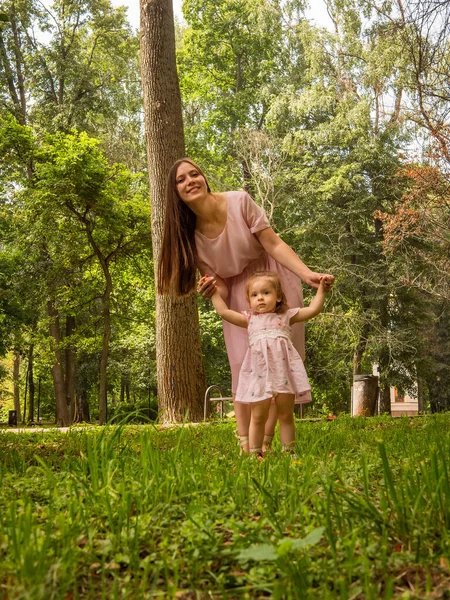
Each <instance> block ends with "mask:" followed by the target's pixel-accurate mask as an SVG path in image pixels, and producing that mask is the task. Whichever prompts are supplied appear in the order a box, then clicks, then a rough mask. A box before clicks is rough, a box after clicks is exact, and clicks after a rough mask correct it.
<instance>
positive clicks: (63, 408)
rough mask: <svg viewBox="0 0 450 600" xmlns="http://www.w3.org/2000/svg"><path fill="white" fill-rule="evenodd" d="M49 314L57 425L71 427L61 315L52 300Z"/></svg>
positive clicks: (48, 310) (48, 306)
mask: <svg viewBox="0 0 450 600" xmlns="http://www.w3.org/2000/svg"><path fill="white" fill-rule="evenodd" d="M47 314H48V316H49V320H50V325H49V328H50V337H51V338H52V340H53V346H54V348H53V352H54V361H53V366H52V377H53V389H54V393H55V402H56V424H57V425H62V426H68V425H70V415H69V411H68V410H67V404H66V389H65V385H64V373H63V368H62V357H61V330H60V325H59V313H58V311H57V309H56V307H55V305H54V304H53V302H52V300H49V301H48V302H47Z"/></svg>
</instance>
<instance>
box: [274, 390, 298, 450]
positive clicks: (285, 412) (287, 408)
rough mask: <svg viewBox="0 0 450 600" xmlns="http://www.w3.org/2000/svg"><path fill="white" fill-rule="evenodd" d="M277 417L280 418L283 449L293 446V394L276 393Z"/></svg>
mask: <svg viewBox="0 0 450 600" xmlns="http://www.w3.org/2000/svg"><path fill="white" fill-rule="evenodd" d="M275 404H276V405H277V413H278V418H279V419H280V440H281V445H282V446H283V448H284V449H285V450H288V449H290V448H293V447H294V443H295V424H294V394H278V395H277V396H276V398H275Z"/></svg>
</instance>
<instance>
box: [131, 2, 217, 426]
mask: <svg viewBox="0 0 450 600" xmlns="http://www.w3.org/2000/svg"><path fill="white" fill-rule="evenodd" d="M141 73H142V88H143V97H144V117H145V134H146V140H147V155H148V167H149V182H150V196H151V199H152V241H153V257H154V264H155V265H157V264H158V259H159V253H160V247H161V240H162V231H163V223H164V214H165V212H164V206H165V187H166V181H167V175H168V172H169V169H170V167H171V165H172V164H173V163H174V162H175V160H177V159H179V158H181V157H183V156H184V154H185V147H184V133H183V120H182V114H181V97H180V89H179V84H178V75H177V69H176V60H175V29H174V19H173V8H172V0H141ZM156 317H157V318H156V352H157V379H158V402H159V410H161V411H163V416H162V419H163V421H165V422H176V421H182V420H183V419H184V418H185V416H186V413H187V412H188V411H189V418H190V419H193V420H200V419H201V418H202V398H203V394H204V390H205V373H204V369H203V363H202V356H201V346H200V334H199V323H198V310H197V298H196V296H195V294H190V295H189V296H186V297H183V298H177V297H175V296H173V295H167V296H157V298H156Z"/></svg>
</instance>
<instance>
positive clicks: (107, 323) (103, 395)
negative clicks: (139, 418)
mask: <svg viewBox="0 0 450 600" xmlns="http://www.w3.org/2000/svg"><path fill="white" fill-rule="evenodd" d="M105 277H106V289H105V292H104V294H103V297H102V305H103V308H102V317H103V342H102V355H101V359H100V389H99V398H98V421H99V423H100V425H104V424H105V423H106V421H107V420H108V398H107V393H108V390H107V373H106V368H107V366H108V358H109V340H110V339H111V310H110V299H111V290H112V280H111V276H110V274H109V271H108V272H107V273H105Z"/></svg>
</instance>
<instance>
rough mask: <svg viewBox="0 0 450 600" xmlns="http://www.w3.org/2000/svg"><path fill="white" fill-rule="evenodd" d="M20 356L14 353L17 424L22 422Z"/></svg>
mask: <svg viewBox="0 0 450 600" xmlns="http://www.w3.org/2000/svg"><path fill="white" fill-rule="evenodd" d="M19 379H20V354H19V352H17V351H16V352H14V367H13V388H14V410H15V411H16V416H17V423H20V422H21V420H22V419H21V416H20V386H19Z"/></svg>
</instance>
